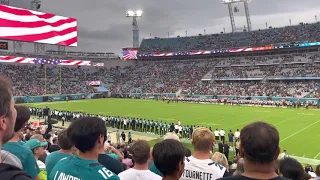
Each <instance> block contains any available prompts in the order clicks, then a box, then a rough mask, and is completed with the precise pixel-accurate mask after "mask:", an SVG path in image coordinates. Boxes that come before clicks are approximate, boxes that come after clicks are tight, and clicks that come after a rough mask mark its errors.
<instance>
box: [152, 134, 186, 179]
mask: <svg viewBox="0 0 320 180" xmlns="http://www.w3.org/2000/svg"><path fill="white" fill-rule="evenodd" d="M152 157H153V161H154V164H155V166H156V167H157V168H158V169H159V171H160V172H161V173H162V174H163V177H162V179H163V180H179V178H180V177H181V175H182V173H183V172H184V166H185V164H184V159H185V147H184V146H183V145H182V144H181V143H180V142H179V141H176V140H173V139H166V140H163V141H161V142H159V143H157V144H155V145H154V147H153V150H152Z"/></svg>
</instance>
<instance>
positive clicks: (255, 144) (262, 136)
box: [223, 122, 286, 180]
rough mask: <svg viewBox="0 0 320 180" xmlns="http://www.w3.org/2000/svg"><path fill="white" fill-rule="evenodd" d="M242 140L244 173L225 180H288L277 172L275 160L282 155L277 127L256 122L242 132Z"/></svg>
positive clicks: (241, 150) (241, 151) (241, 149)
mask: <svg viewBox="0 0 320 180" xmlns="http://www.w3.org/2000/svg"><path fill="white" fill-rule="evenodd" d="M240 140H241V144H240V155H241V157H243V159H244V173H242V174H241V175H238V176H232V177H227V178H223V179H230V180H231V179H237V180H239V179H241V180H249V179H250V180H252V179H272V180H282V179H286V178H283V177H280V176H278V174H277V173H276V172H275V167H274V165H275V160H276V159H277V157H278V155H279V153H280V147H279V133H278V131H277V129H276V128H275V127H273V126H271V125H269V124H267V123H264V122H254V123H252V124H249V125H247V126H245V127H244V128H243V129H242V130H241V133H240Z"/></svg>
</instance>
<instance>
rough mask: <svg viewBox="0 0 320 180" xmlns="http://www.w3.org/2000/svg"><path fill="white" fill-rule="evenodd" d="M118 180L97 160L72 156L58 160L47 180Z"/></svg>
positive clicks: (118, 179)
mask: <svg viewBox="0 0 320 180" xmlns="http://www.w3.org/2000/svg"><path fill="white" fill-rule="evenodd" d="M64 179H72V180H93V179H94V180H106V179H108V180H120V178H119V177H118V176H117V175H116V174H114V173H113V172H111V171H110V170H108V169H107V168H105V167H104V166H103V165H101V164H100V163H99V162H98V160H85V159H81V158H79V157H78V156H72V157H69V158H64V159H62V160H60V161H59V162H58V163H57V164H56V165H55V166H54V168H53V169H52V171H51V173H50V175H49V176H48V180H64Z"/></svg>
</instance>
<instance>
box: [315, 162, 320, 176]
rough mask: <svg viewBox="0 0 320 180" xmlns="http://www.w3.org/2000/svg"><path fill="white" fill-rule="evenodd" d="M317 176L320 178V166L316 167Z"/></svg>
mask: <svg viewBox="0 0 320 180" xmlns="http://www.w3.org/2000/svg"><path fill="white" fill-rule="evenodd" d="M315 173H316V175H317V176H318V177H319V176H320V164H319V165H318V166H317V167H316V172H315Z"/></svg>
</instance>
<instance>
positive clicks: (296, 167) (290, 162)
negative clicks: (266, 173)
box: [279, 158, 305, 180]
mask: <svg viewBox="0 0 320 180" xmlns="http://www.w3.org/2000/svg"><path fill="white" fill-rule="evenodd" d="M279 172H280V175H281V176H283V177H286V178H289V179H292V180H301V179H302V177H303V175H304V173H305V172H304V169H303V167H302V165H301V164H300V163H299V162H298V161H297V160H295V159H293V158H284V159H281V160H280V168H279Z"/></svg>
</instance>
